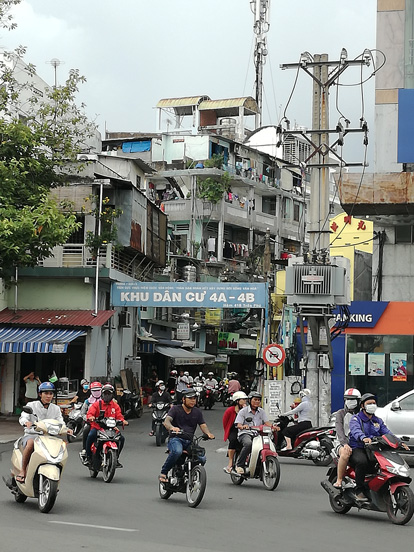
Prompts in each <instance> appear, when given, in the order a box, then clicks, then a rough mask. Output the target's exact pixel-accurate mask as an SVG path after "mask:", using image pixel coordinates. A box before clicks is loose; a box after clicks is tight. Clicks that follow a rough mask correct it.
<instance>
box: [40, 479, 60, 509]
mask: <svg viewBox="0 0 414 552" xmlns="http://www.w3.org/2000/svg"><path fill="white" fill-rule="evenodd" d="M42 481H43V482H42V488H39V498H38V506H39V510H40V511H41V512H42V513H43V514H47V513H48V512H50V510H51V509H52V508H53V505H54V503H55V501H56V497H57V492H58V481H54V480H53V479H49V478H48V477H45V476H43V478H42Z"/></svg>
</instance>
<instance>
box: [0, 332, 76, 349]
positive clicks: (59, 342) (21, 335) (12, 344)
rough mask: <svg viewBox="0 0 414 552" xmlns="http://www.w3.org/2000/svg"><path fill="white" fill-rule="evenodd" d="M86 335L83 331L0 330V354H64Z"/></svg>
mask: <svg viewBox="0 0 414 552" xmlns="http://www.w3.org/2000/svg"><path fill="white" fill-rule="evenodd" d="M82 335H86V332H85V331H84V330H58V329H52V328H16V327H11V326H4V327H2V328H0V353H66V351H67V348H68V344H69V343H70V342H71V341H73V340H74V339H76V338H77V337H80V336H82Z"/></svg>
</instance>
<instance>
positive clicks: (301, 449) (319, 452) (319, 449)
mask: <svg viewBox="0 0 414 552" xmlns="http://www.w3.org/2000/svg"><path fill="white" fill-rule="evenodd" d="M289 421H290V418H289V417H288V416H279V418H277V419H276V421H275V423H276V424H277V425H278V426H279V427H280V431H274V433H273V436H274V441H275V443H276V450H277V453H278V455H279V456H280V457H284V456H286V457H288V458H301V459H304V460H312V462H313V463H314V464H316V465H317V466H329V464H330V463H331V462H332V456H331V452H332V450H333V448H334V443H333V441H334V438H335V429H334V428H332V427H310V428H309V429H305V431H302V432H301V433H299V434H298V435H296V438H295V441H294V443H293V444H292V450H280V449H282V448H283V446H284V442H285V441H284V438H283V435H282V431H283V430H284V429H285V427H287V425H288V423H289Z"/></svg>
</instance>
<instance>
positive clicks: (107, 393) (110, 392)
mask: <svg viewBox="0 0 414 552" xmlns="http://www.w3.org/2000/svg"><path fill="white" fill-rule="evenodd" d="M114 393H115V389H114V387H113V385H111V384H110V383H105V385H103V386H102V398H103V400H104V402H106V403H109V402H110V401H111V400H112V397H113V396H114Z"/></svg>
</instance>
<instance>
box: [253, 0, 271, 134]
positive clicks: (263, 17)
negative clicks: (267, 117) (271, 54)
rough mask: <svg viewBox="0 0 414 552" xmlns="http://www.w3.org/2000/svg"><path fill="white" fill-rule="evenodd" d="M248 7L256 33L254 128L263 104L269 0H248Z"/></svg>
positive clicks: (257, 122)
mask: <svg viewBox="0 0 414 552" xmlns="http://www.w3.org/2000/svg"><path fill="white" fill-rule="evenodd" d="M250 9H251V10H252V12H253V14H254V25H253V30H254V33H255V35H256V40H255V48H254V65H255V69H256V79H255V99H256V103H257V107H258V113H257V114H256V128H260V127H261V126H262V106H263V65H264V64H265V63H266V56H267V54H268V52H267V40H266V33H267V32H268V31H269V27H270V23H269V21H270V0H250Z"/></svg>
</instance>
